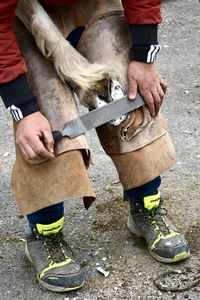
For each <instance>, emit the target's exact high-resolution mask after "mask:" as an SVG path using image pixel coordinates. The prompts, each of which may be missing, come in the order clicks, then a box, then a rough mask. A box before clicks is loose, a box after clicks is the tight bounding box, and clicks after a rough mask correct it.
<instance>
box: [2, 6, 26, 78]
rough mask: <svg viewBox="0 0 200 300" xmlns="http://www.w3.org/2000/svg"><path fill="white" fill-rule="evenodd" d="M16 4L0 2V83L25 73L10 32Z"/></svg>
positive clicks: (21, 59)
mask: <svg viewBox="0 0 200 300" xmlns="http://www.w3.org/2000/svg"><path fill="white" fill-rule="evenodd" d="M17 2H18V1H17V0H1V1H0V83H5V82H9V81H11V80H13V79H16V78H17V77H18V76H20V75H22V74H25V73H26V72H27V66H26V64H25V62H24V60H23V58H22V56H21V53H20V50H19V47H18V45H17V42H16V39H15V36H14V33H13V31H12V23H13V21H14V20H15V9H16V6H17Z"/></svg>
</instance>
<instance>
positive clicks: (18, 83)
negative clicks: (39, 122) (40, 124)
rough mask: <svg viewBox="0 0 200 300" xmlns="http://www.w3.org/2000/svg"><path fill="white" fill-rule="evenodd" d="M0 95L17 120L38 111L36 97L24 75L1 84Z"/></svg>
mask: <svg viewBox="0 0 200 300" xmlns="http://www.w3.org/2000/svg"><path fill="white" fill-rule="evenodd" d="M0 96H1V97H2V99H3V101H4V104H5V106H6V108H7V109H8V110H9V111H10V113H11V115H12V116H13V118H14V119H15V120H16V121H17V122H19V121H20V120H21V119H23V118H24V117H26V116H27V115H29V114H32V113H34V112H36V111H39V108H38V104H37V100H36V97H35V96H34V94H33V93H32V90H31V88H30V87H29V84H28V81H27V78H26V75H22V76H20V77H18V78H16V79H15V80H12V81H11V82H7V83H3V84H1V85H0Z"/></svg>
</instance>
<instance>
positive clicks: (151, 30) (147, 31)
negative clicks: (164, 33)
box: [129, 24, 160, 63]
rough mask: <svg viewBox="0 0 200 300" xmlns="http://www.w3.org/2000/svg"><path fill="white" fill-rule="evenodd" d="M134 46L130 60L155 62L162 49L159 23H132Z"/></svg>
mask: <svg viewBox="0 0 200 300" xmlns="http://www.w3.org/2000/svg"><path fill="white" fill-rule="evenodd" d="M129 29H130V32H131V36H132V47H131V51H130V60H135V61H139V62H146V63H153V62H154V61H155V60H156V56H157V53H158V52H159V50H160V45H159V44H158V38H157V31H158V25H157V24H141V25H140V24H130V25H129Z"/></svg>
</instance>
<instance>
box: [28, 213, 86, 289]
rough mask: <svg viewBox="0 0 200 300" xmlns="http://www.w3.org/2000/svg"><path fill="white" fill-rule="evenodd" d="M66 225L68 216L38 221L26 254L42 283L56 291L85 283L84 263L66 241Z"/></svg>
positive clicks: (79, 286)
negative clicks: (82, 266) (73, 252)
mask: <svg viewBox="0 0 200 300" xmlns="http://www.w3.org/2000/svg"><path fill="white" fill-rule="evenodd" d="M63 224H64V217H62V218H61V219H60V220H58V221H57V222H54V223H52V224H48V225H43V224H36V227H35V228H34V229H33V230H32V234H30V235H27V238H26V245H25V253H26V256H27V258H28V259H29V260H30V262H31V263H32V264H33V266H34V268H35V269H36V272H37V278H38V280H39V283H40V284H41V285H42V286H43V287H44V288H46V289H48V290H51V291H53V292H66V291H72V290H76V289H79V288H81V287H82V286H83V284H84V280H83V275H82V273H81V269H80V266H79V265H78V263H77V262H75V260H74V257H73V254H72V251H71V249H70V248H69V246H68V244H67V243H66V241H65V240H64V237H63V234H62V231H61V230H62V228H63Z"/></svg>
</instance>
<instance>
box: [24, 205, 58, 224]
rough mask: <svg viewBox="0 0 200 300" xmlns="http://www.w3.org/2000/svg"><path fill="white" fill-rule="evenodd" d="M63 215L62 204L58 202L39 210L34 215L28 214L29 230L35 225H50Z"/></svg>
mask: <svg viewBox="0 0 200 300" xmlns="http://www.w3.org/2000/svg"><path fill="white" fill-rule="evenodd" d="M63 215H64V203H63V202H60V203H57V204H54V205H50V206H48V207H45V208H43V209H40V210H38V211H36V212H34V213H31V214H28V215H27V216H26V217H27V220H28V223H29V226H30V227H31V228H34V227H35V224H37V223H39V224H51V223H54V222H55V221H57V220H58V219H60V218H61V217H62V216H63Z"/></svg>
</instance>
